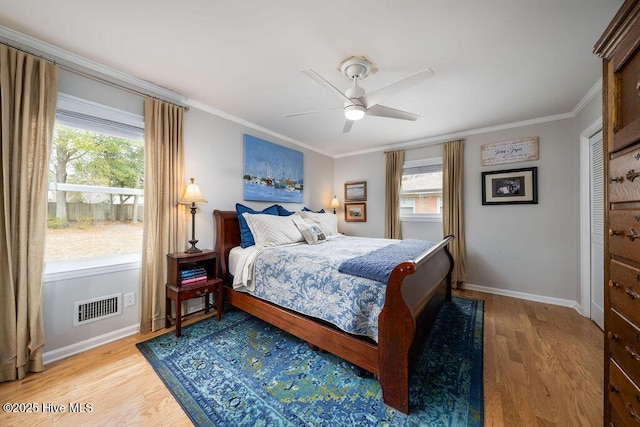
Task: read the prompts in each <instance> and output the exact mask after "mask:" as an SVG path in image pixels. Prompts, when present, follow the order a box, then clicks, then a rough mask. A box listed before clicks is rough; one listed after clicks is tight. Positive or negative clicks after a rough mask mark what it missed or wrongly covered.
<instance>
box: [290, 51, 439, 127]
mask: <svg viewBox="0 0 640 427" xmlns="http://www.w3.org/2000/svg"><path fill="white" fill-rule="evenodd" d="M340 71H341V72H342V75H343V76H345V77H346V78H347V79H349V80H350V81H351V82H352V86H351V87H350V88H348V89H347V90H345V91H344V93H343V92H341V91H340V90H339V89H338V88H336V87H335V86H334V85H332V84H331V83H329V82H328V81H327V80H326V79H325V78H324V77H322V76H321V75H320V74H318V73H317V72H315V71H313V70H312V69H311V68H305V69H304V70H302V72H303V73H304V74H305V75H307V76H309V77H311V78H312V79H313V80H314V81H316V82H317V83H318V84H320V85H321V86H323V87H324V88H326V89H328V90H329V92H331V93H333V94H335V95H337V96H338V97H339V98H340V99H341V100H342V101H343V102H344V105H343V109H344V117H345V122H344V127H343V129H342V132H343V133H347V132H349V131H350V130H351V126H352V125H353V122H354V121H356V120H360V119H362V118H363V117H364V116H365V115H370V116H378V117H388V118H391V119H400V120H411V121H415V120H416V119H417V118H418V117H420V116H418V115H417V114H414V113H409V112H407V111H402V110H397V109H395V108H391V107H385V106H384V105H380V102H382V101H383V100H384V99H386V98H388V97H389V96H391V95H395V94H396V93H398V92H402V91H404V90H407V89H409V88H410V87H412V86H414V85H416V84H418V83H420V82H422V81H424V80H426V79H428V78H429V77H433V76H434V75H435V74H434V72H433V71H432V70H431V69H430V68H426V69H424V70H421V71H418V72H416V73H414V74H411V75H409V76H407V77H404V78H402V79H400V80H397V81H395V82H393V83H390V84H388V85H386V86H383V87H381V88H380V89H377V90H374V91H372V92H369V93H365V90H364V89H363V88H361V87H360V86H358V80H362V79H364V78H365V77H367V76H368V75H369V74H370V73H374V72H376V71H377V69H375V68H374V67H373V65H372V64H371V62H370V61H369V60H367V59H366V58H364V57H361V56H358V57H350V58H347V59H346V60H344V61H343V62H342V63H341V64H340ZM323 111H327V110H316V111H305V112H302V113H292V114H287V115H286V117H292V116H300V115H303V114H314V113H319V112H323Z"/></svg>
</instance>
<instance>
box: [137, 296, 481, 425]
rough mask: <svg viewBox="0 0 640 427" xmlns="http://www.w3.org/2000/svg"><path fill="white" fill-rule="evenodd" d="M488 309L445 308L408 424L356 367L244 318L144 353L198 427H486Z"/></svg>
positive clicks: (192, 331)
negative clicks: (484, 349)
mask: <svg viewBox="0 0 640 427" xmlns="http://www.w3.org/2000/svg"><path fill="white" fill-rule="evenodd" d="M483 308H484V305H483V301H479V300H474V299H468V298H460V297H453V302H445V304H444V305H443V307H442V309H441V310H440V313H439V314H438V317H437V319H436V323H435V325H434V328H433V330H432V331H431V333H430V334H429V337H428V338H427V340H426V343H425V346H424V348H423V351H422V352H421V355H420V357H419V359H418V361H417V364H416V367H415V370H414V372H413V374H412V376H411V383H410V412H411V413H410V415H408V416H407V415H404V414H402V413H401V412H398V411H396V410H394V409H392V408H390V407H388V406H386V405H385V404H384V403H383V401H382V391H381V389H380V384H379V383H378V382H377V381H376V380H375V379H373V378H362V377H358V376H357V375H356V373H355V370H354V369H353V367H352V366H351V364H349V363H347V362H344V361H343V360H341V359H339V358H337V357H335V356H333V355H330V354H326V353H320V352H314V351H312V350H311V349H310V348H309V347H308V346H307V344H306V343H305V342H303V341H301V340H299V339H297V338H295V337H293V336H291V335H289V334H287V333H285V332H282V331H281V330H279V329H277V328H274V327H272V326H270V325H268V324H266V323H264V322H262V321H260V320H258V319H256V318H255V317H252V316H250V315H248V314H246V313H244V312H241V311H239V310H231V311H228V312H225V314H224V316H223V319H222V321H221V322H218V321H216V320H215V318H209V319H206V320H202V321H200V322H197V323H194V324H192V325H189V326H187V327H185V328H183V329H182V336H181V337H180V338H176V337H175V334H174V333H173V332H169V333H166V334H164V335H161V336H159V337H156V338H153V339H151V340H149V341H145V342H142V343H139V344H137V346H138V349H139V350H140V352H141V353H142V354H143V355H144V356H145V357H146V358H147V360H148V361H149V363H150V364H151V366H153V368H154V369H155V371H156V373H157V374H158V375H159V376H160V378H161V379H162V381H164V383H165V385H166V386H167V388H168V389H169V390H170V391H171V393H172V394H173V396H174V397H175V398H176V400H177V401H178V402H179V403H180V405H181V406H182V408H183V409H184V411H185V412H186V414H187V415H188V416H189V418H190V419H191V421H192V422H193V423H194V424H195V425H197V426H208V425H213V426H332V427H337V426H367V425H389V426H417V425H424V426H451V427H453V426H482V423H483V397H482V335H483Z"/></svg>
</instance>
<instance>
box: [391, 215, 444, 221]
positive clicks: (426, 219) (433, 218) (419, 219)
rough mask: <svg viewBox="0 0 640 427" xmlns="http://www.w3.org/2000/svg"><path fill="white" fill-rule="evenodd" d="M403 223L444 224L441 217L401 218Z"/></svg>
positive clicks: (414, 216)
mask: <svg viewBox="0 0 640 427" xmlns="http://www.w3.org/2000/svg"><path fill="white" fill-rule="evenodd" d="M400 221H401V222H442V216H441V215H429V214H426V215H412V216H401V217H400Z"/></svg>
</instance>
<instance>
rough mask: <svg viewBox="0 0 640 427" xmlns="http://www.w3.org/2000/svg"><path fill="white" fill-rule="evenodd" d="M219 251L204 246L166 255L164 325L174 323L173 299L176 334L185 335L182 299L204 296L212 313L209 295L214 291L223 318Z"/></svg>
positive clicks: (217, 308)
mask: <svg viewBox="0 0 640 427" xmlns="http://www.w3.org/2000/svg"><path fill="white" fill-rule="evenodd" d="M216 257H217V253H216V252H215V251H212V250H208V249H203V250H202V252H198V253H186V252H178V253H173V254H167V284H166V292H167V297H166V318H165V327H167V328H168V327H170V326H171V301H173V302H174V303H175V305H176V319H175V322H176V337H179V336H180V335H181V334H182V302H183V301H186V300H189V299H192V298H200V297H202V298H204V304H205V309H204V310H205V313H208V312H209V308H210V304H209V295H210V294H215V298H216V304H215V308H216V311H217V317H218V320H220V318H221V314H222V313H221V310H220V309H219V308H220V307H222V279H219V278H218V277H217V275H216Z"/></svg>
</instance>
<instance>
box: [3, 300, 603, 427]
mask: <svg viewBox="0 0 640 427" xmlns="http://www.w3.org/2000/svg"><path fill="white" fill-rule="evenodd" d="M456 293H457V294H460V295H463V296H468V297H471V298H478V299H483V300H485V317H484V321H485V323H484V405H485V422H484V425H485V426H487V427H491V426H518V427H519V426H558V427H560V426H562V427H567V426H601V425H602V405H603V403H602V383H603V370H602V363H603V362H602V360H603V357H602V351H603V333H602V331H601V330H600V329H599V328H598V327H597V326H596V325H595V324H594V323H593V322H591V321H590V320H588V319H585V318H583V317H582V316H580V315H579V314H578V313H577V312H576V311H575V310H573V309H570V308H564V307H557V306H553V305H547V304H541V303H535V302H530V301H524V300H519V299H515V298H508V297H503V296H497V295H490V294H484V293H479V292H472V291H461V292H458V291H456ZM201 318H202V316H201V317H195V318H194V319H192V320H191V321H197V320H200V319H201ZM187 323H189V322H188V321H187V322H185V324H187ZM164 332H165V331H161V332H160V333H164ZM158 334H159V333H154V334H145V335H135V336H132V337H128V338H125V339H122V340H119V341H116V342H114V343H110V344H106V345H104V346H101V347H98V348H95V349H92V350H89V351H87V352H85V353H82V354H79V355H76V356H74V357H71V358H68V359H65V360H61V361H59V362H55V363H52V364H50V365H48V366H47V369H46V370H45V371H44V372H42V373H38V374H30V375H28V376H27V377H26V378H25V379H23V380H21V381H14V382H10V383H0V403H3V404H4V403H7V402H10V403H35V404H36V407H37V408H38V413H35V414H34V413H24V414H10V413H5V412H0V425H2V426H18V425H20V426H24V425H31V426H52V425H55V426H77V425H88V424H90V425H92V426H97V425H109V426H112V425H157V426H160V425H171V426H182V425H187V426H188V425H191V422H190V421H189V419H188V418H187V416H186V415H185V414H184V412H183V411H182V409H181V408H180V406H179V405H178V403H177V402H176V401H175V399H174V398H173V397H172V396H171V394H170V393H169V391H168V390H167V389H166V387H165V386H164V384H163V383H162V381H161V380H160V379H159V378H158V376H157V375H156V374H155V372H154V371H153V369H152V368H151V366H150V365H149V364H148V363H147V361H146V360H145V358H144V357H143V356H142V355H141V354H140V353H139V352H138V350H137V349H136V347H135V343H136V342H139V341H144V340H147V339H149V338H151V337H153V336H155V335H158ZM70 403H80V404H84V403H88V404H90V405H91V409H92V411H91V412H85V413H70V412H69V404H70ZM43 404H44V405H45V406H44V407H43ZM48 404H51V405H48ZM47 405H48V406H47ZM53 405H62V406H63V407H64V408H65V412H52V410H53V409H54V406H53ZM43 409H48V410H49V411H48V412H43Z"/></svg>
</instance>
